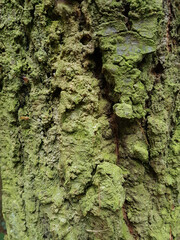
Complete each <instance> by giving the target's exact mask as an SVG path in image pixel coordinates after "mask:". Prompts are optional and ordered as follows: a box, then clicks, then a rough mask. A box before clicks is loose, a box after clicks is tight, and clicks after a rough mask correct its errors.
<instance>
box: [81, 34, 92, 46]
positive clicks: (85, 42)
mask: <svg viewBox="0 0 180 240" xmlns="http://www.w3.org/2000/svg"><path fill="white" fill-rule="evenodd" d="M90 41H91V36H90V35H89V34H86V35H84V36H83V37H82V38H81V40H80V42H81V43H82V44H83V45H86V44H88V42H90Z"/></svg>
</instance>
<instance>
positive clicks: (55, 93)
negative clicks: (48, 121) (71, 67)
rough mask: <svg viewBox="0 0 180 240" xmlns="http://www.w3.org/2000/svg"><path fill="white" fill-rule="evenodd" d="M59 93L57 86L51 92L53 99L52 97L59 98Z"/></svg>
mask: <svg viewBox="0 0 180 240" xmlns="http://www.w3.org/2000/svg"><path fill="white" fill-rule="evenodd" d="M60 93H61V88H59V87H57V88H56V89H55V91H54V92H53V94H52V99H54V98H59V96H60Z"/></svg>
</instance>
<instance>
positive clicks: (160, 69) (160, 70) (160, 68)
mask: <svg viewBox="0 0 180 240" xmlns="http://www.w3.org/2000/svg"><path fill="white" fill-rule="evenodd" d="M163 72H164V68H163V65H162V64H161V63H160V62H158V64H157V65H156V66H155V67H154V68H153V69H152V73H153V74H156V75H160V74H162V73H163Z"/></svg>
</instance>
